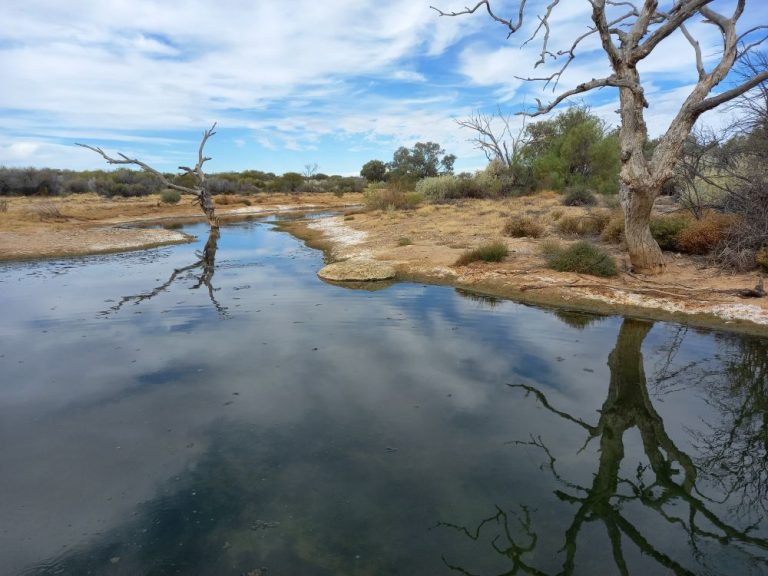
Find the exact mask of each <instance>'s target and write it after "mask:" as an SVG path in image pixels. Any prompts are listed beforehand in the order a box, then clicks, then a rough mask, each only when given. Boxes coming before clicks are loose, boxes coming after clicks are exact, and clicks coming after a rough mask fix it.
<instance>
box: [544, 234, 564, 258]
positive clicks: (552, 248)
mask: <svg viewBox="0 0 768 576" xmlns="http://www.w3.org/2000/svg"><path fill="white" fill-rule="evenodd" d="M539 248H540V250H541V255H542V256H544V258H546V259H549V258H550V257H552V256H554V255H556V254H559V253H560V252H561V251H562V250H563V247H562V245H561V244H560V241H559V240H557V239H556V238H547V239H546V240H544V241H543V242H542V243H541V245H540V246H539Z"/></svg>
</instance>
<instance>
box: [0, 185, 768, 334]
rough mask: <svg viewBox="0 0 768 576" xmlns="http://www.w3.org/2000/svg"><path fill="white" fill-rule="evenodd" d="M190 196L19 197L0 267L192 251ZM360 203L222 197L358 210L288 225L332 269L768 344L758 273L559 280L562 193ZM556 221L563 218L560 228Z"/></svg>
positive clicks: (357, 198)
mask: <svg viewBox="0 0 768 576" xmlns="http://www.w3.org/2000/svg"><path fill="white" fill-rule="evenodd" d="M191 200H192V198H191V197H189V198H186V197H185V198H183V199H182V201H181V202H179V203H178V204H176V205H165V204H163V203H162V202H161V201H160V199H159V197H157V198H155V197H146V198H133V199H123V198H120V199H104V198H101V197H98V196H96V195H77V196H70V197H67V198H62V199H55V200H52V199H45V198H9V199H7V202H8V204H7V210H6V211H4V212H0V260H19V259H30V258H53V257H62V256H76V255H84V254H96V253H107V252H118V251H125V250H138V249H145V248H150V247H155V246H160V245H166V244H176V243H184V242H189V241H190V240H192V238H191V237H190V236H188V235H187V234H184V233H182V232H180V231H179V230H174V229H172V227H173V225H174V224H176V223H181V222H184V221H189V220H199V219H200V218H201V216H200V213H199V210H198V208H197V207H196V206H194V205H192V203H191ZM362 201H363V198H362V195H361V194H345V195H344V196H342V197H337V196H334V195H333V194H311V195H305V196H303V197H302V196H301V195H292V194H269V195H266V194H264V195H253V196H248V197H227V198H219V199H218V201H217V204H218V205H217V212H218V214H219V215H220V217H221V218H222V220H224V221H226V220H227V219H241V218H244V217H249V216H254V217H255V216H261V215H265V214H269V213H275V212H283V211H302V210H303V211H308V210H323V209H328V210H335V211H344V210H346V211H347V212H346V213H345V214H343V215H339V216H331V217H327V218H321V219H313V220H312V221H309V220H298V221H291V222H286V223H284V224H282V225H281V227H282V228H283V229H285V230H287V231H288V232H290V233H292V234H294V235H296V236H298V237H299V238H301V239H303V240H304V241H306V242H307V243H308V244H309V245H311V246H313V247H316V248H319V249H322V250H324V251H325V252H326V253H327V254H328V258H329V260H332V261H341V260H350V259H351V260H359V261H361V263H362V265H363V266H365V265H366V262H367V263H370V262H371V261H373V262H377V263H385V264H387V265H389V266H391V267H392V268H393V269H394V271H395V273H396V277H397V279H400V280H412V281H417V282H422V283H434V284H449V285H453V286H456V287H459V288H465V289H469V290H472V291H474V292H477V293H482V294H486V295H492V296H499V297H505V298H513V299H515V300H518V301H521V302H529V303H532V304H539V305H547V306H565V307H570V308H577V309H581V310H585V311H591V312H596V313H604V314H630V315H635V316H645V317H648V318H653V319H658V320H672V321H682V322H685V323H688V324H693V325H699V326H706V327H717V328H725V329H729V330H737V331H741V332H752V333H758V334H768V298H749V299H747V298H741V297H739V296H738V295H737V292H738V291H739V290H743V289H748V288H752V287H754V286H755V283H756V281H757V279H758V277H759V274H758V273H757V272H753V273H748V274H733V273H729V272H727V271H724V270H722V269H719V268H717V267H715V266H713V265H711V263H709V262H708V261H707V260H706V258H703V257H691V256H686V255H681V254H673V253H668V254H667V271H666V272H665V273H664V274H662V275H660V276H653V277H644V276H640V275H635V274H632V273H631V272H629V263H628V261H627V257H626V253H625V252H624V251H623V249H622V248H621V247H620V246H618V245H616V246H612V245H603V247H604V248H605V249H607V250H608V251H609V252H611V253H612V255H613V256H615V257H616V259H617V261H618V262H619V268H620V269H621V272H620V273H619V275H618V276H617V277H615V278H596V277H593V276H587V275H583V274H573V273H562V272H555V271H553V270H549V269H548V268H546V266H545V261H544V258H543V256H542V255H541V245H542V243H543V242H545V241H547V238H553V237H558V238H560V240H562V241H564V242H569V241H572V240H573V239H568V238H565V239H564V238H562V235H558V233H557V232H556V230H555V228H556V227H555V225H554V224H555V220H556V219H559V218H560V217H562V215H563V214H566V215H569V214H570V215H579V214H584V209H583V208H576V207H563V206H560V204H559V199H558V196H557V195H555V194H546V193H544V194H539V195H537V196H535V197H528V198H510V199H504V200H465V201H461V202H457V203H455V204H448V205H424V206H420V207H418V208H417V209H415V210H407V211H392V210H390V211H372V212H363V211H356V212H352V213H350V212H349V211H350V210H351V209H352V207H353V206H359V205H360V204H361V203H362ZM518 214H522V215H528V216H530V217H532V218H535V219H536V220H537V221H538V222H540V223H541V224H542V225H543V226H544V227H545V228H546V234H545V236H544V237H543V238H539V239H533V238H508V237H502V235H501V229H502V228H503V225H504V223H505V222H506V221H507V220H508V219H509V217H510V215H518ZM555 216H557V218H555ZM497 239H501V240H503V242H504V243H505V244H506V245H507V247H508V248H509V251H510V254H509V256H508V257H507V258H505V259H504V261H503V262H500V263H487V262H475V263H472V264H469V265H466V266H456V265H455V262H456V259H457V258H458V257H459V256H460V255H461V254H462V253H463V252H464V251H465V250H466V249H468V248H474V247H476V246H478V245H479V244H481V243H482V242H486V241H490V240H497Z"/></svg>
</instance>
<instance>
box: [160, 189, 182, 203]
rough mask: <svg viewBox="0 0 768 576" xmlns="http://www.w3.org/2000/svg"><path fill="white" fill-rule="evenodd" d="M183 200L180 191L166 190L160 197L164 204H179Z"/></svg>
mask: <svg viewBox="0 0 768 576" xmlns="http://www.w3.org/2000/svg"><path fill="white" fill-rule="evenodd" d="M179 200H181V193H180V192H179V191H178V190H166V191H165V192H163V193H162V194H161V195H160V201H161V202H162V203H163V204H178V203H179Z"/></svg>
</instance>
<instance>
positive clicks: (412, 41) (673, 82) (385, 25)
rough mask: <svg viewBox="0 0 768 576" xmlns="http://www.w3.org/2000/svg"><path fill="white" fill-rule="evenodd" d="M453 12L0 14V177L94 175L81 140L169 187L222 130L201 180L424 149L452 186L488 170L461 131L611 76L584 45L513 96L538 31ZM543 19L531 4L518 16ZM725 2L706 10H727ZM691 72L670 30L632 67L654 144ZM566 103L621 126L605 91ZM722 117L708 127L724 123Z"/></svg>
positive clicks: (578, 7)
mask: <svg viewBox="0 0 768 576" xmlns="http://www.w3.org/2000/svg"><path fill="white" fill-rule="evenodd" d="M466 1H467V0H459V1H457V0H389V1H387V2H382V1H380V0H323V1H322V2H321V1H318V0H218V1H217V2H212V1H210V0H184V1H181V0H163V1H160V0H109V1H104V0H98V1H94V0H74V1H71V2H62V1H61V0H6V1H5V2H4V3H3V19H2V21H0V78H1V79H2V85H1V86H2V87H1V88H0V166H17V167H22V166H35V167H53V168H70V169H98V168H105V167H106V165H105V163H104V161H103V159H102V158H100V157H99V156H98V155H96V154H95V153H93V152H90V151H88V150H85V149H82V148H78V147H76V146H74V142H84V143H88V144H92V145H97V146H101V147H103V148H104V149H105V150H106V151H107V152H108V153H112V154H116V153H117V152H118V151H119V152H123V153H125V154H127V155H129V156H132V157H138V158H141V159H142V160H144V161H146V162H148V163H150V164H151V165H153V166H155V167H156V168H158V169H161V170H165V171H174V170H175V169H176V167H177V166H179V165H190V164H193V163H194V161H195V159H196V154H197V146H198V143H199V140H200V136H201V134H202V132H203V130H205V129H206V128H208V127H210V126H211V125H212V124H213V123H214V122H217V123H218V124H217V126H218V129H217V133H216V135H215V136H214V137H213V138H211V140H209V142H208V144H207V146H206V153H207V155H208V156H211V157H212V158H213V159H212V160H211V161H210V162H209V163H208V164H207V165H206V166H207V169H208V170H209V171H211V172H220V171H227V170H246V169H257V170H263V171H270V172H275V173H278V174H280V173H283V172H287V171H296V172H302V171H304V170H305V167H306V166H307V165H314V164H317V166H318V169H319V171H320V172H324V173H326V174H344V175H352V174H357V173H358V172H359V170H360V168H361V166H362V165H363V164H364V163H365V162H367V161H368V160H371V159H379V160H384V161H388V160H391V158H392V154H393V152H394V151H395V150H396V149H397V148H398V147H400V146H407V147H410V146H412V145H413V144H414V143H415V142H419V141H422V142H424V141H433V142H439V143H440V144H441V145H442V146H443V147H444V148H445V149H446V151H447V152H450V153H454V154H456V155H457V156H458V160H457V161H456V164H455V168H456V169H457V170H460V171H461V170H475V169H479V168H482V166H484V164H485V157H484V156H483V155H482V154H481V153H480V152H479V151H477V150H476V149H474V148H473V146H472V143H471V142H469V141H468V139H469V138H470V137H471V134H470V133H468V132H467V131H466V130H464V129H460V128H459V127H458V126H457V124H456V120H457V119H463V118H467V117H468V116H469V115H470V114H472V113H473V112H475V111H481V112H484V113H489V112H493V111H494V110H497V109H500V110H502V111H503V112H504V113H515V112H519V111H521V110H524V109H530V108H531V106H532V105H533V104H534V103H535V99H536V98H540V99H541V100H543V101H547V100H550V99H552V98H553V96H555V95H557V93H558V92H559V91H561V90H567V89H569V88H572V87H573V86H575V85H577V84H578V83H580V82H583V81H585V80H589V79H591V78H596V77H601V76H604V75H606V73H607V71H608V63H607V59H606V56H605V54H604V53H603V51H602V50H601V49H600V46H599V45H598V43H597V39H596V38H588V39H587V40H586V41H585V42H583V43H582V44H581V46H580V48H579V51H578V52H577V54H578V56H577V58H576V59H575V60H574V61H573V63H572V64H571V65H570V66H569V68H568V70H567V72H566V74H565V75H564V76H563V78H562V80H561V82H560V84H559V86H557V91H556V92H553V91H552V87H549V88H548V89H546V90H543V87H542V86H541V83H532V82H526V81H523V80H520V79H519V77H530V76H532V75H536V76H538V75H542V74H543V73H544V72H546V71H548V70H550V71H551V70H554V68H553V66H554V63H551V62H547V63H546V64H545V65H544V66H542V67H539V68H537V69H534V67H533V65H534V63H535V62H536V60H537V58H538V54H539V51H540V50H541V46H540V43H538V42H537V41H535V40H534V41H532V42H530V43H528V44H526V45H523V44H524V42H525V40H527V39H528V38H529V37H530V36H531V34H532V32H533V30H534V29H535V28H536V25H537V24H538V21H537V20H536V19H535V18H528V19H527V20H526V23H525V24H524V26H523V28H522V29H521V30H520V31H519V32H518V33H517V34H515V35H513V36H512V37H510V38H507V32H508V30H506V29H505V28H503V27H502V26H501V25H500V24H498V23H495V22H493V21H492V20H491V19H490V18H489V17H488V16H487V14H485V13H484V12H480V13H477V14H475V15H471V16H463V17H459V18H450V17H440V16H439V15H438V14H437V12H436V11H435V10H433V9H431V8H430V4H436V5H437V6H439V7H440V8H441V9H443V10H445V11H451V10H460V9H462V8H463V7H464V6H465V4H466ZM547 3H548V2H546V1H545V0H532V1H529V4H530V6H531V8H532V9H531V10H530V13H529V16H535V15H536V14H538V13H541V10H542V8H543V7H544V6H545V5H546V4H547ZM660 4H661V6H662V7H664V6H665V5H671V1H669V0H668V1H662V2H661V3H660ZM734 4H735V0H716V1H715V2H714V3H713V6H714V8H716V9H720V8H722V9H723V10H724V11H732V9H733V5H734ZM493 5H494V7H495V8H496V9H497V11H498V12H499V13H500V14H501V15H503V16H507V17H509V16H511V15H513V14H515V13H516V8H515V7H516V6H517V2H516V1H515V2H513V1H509V0H508V1H504V0H502V1H497V2H495V3H494V4H493ZM590 12H591V8H590V5H589V3H588V2H587V0H562V2H561V5H559V6H558V7H557V8H556V10H555V11H554V12H553V18H552V32H551V35H550V38H551V48H553V49H555V50H556V49H567V48H569V47H570V44H571V43H572V42H573V39H574V38H575V37H577V36H578V35H579V34H581V33H583V32H584V31H586V27H587V26H588V24H590V23H591V21H590V19H589V17H590ZM764 23H766V24H768V2H764V0H747V11H746V12H745V14H744V16H743V17H742V19H741V21H740V28H741V29H747V28H750V27H752V26H755V25H759V24H764ZM690 31H691V32H692V33H693V34H694V35H695V36H696V37H697V38H698V40H699V42H700V43H701V46H702V52H703V54H704V60H705V64H706V65H708V66H709V67H711V65H712V63H713V62H715V61H716V59H717V57H718V47H719V46H720V42H721V40H720V37H719V32H718V31H717V29H716V28H715V27H714V26H712V25H707V24H705V23H702V22H700V21H693V22H692V23H691V24H690ZM555 50H553V52H554V51H555ZM694 62H695V59H694V51H693V48H692V47H691V46H690V44H688V42H687V41H686V40H685V38H684V37H683V35H682V34H681V33H680V32H677V33H676V34H674V35H673V36H671V37H670V38H668V39H667V40H665V41H664V42H663V43H662V44H661V45H660V46H659V47H658V49H657V50H656V51H654V53H653V54H652V55H651V56H650V57H649V58H648V59H646V60H645V61H643V62H642V64H641V66H640V67H639V70H640V73H641V75H642V78H643V80H644V86H645V89H646V94H647V97H648V100H649V101H650V102H651V107H650V108H649V109H648V111H647V112H646V118H647V121H648V126H649V130H650V133H651V135H652V136H656V135H659V134H661V133H663V131H664V130H665V129H666V127H667V126H668V125H669V122H670V120H671V119H672V117H673V115H674V113H675V111H676V109H677V108H678V107H679V105H680V103H681V102H682V101H683V99H684V98H685V96H686V95H687V94H688V92H689V91H690V89H691V88H692V86H693V84H695V82H696V70H695V66H694ZM724 85H727V81H726V82H725V83H724ZM576 102H577V103H583V104H588V105H589V106H591V107H592V109H593V111H594V112H595V113H596V114H598V115H599V116H601V117H602V118H604V119H605V120H606V122H608V123H609V124H612V125H616V124H617V122H618V117H617V115H616V113H615V110H616V108H617V102H618V94H617V93H616V91H615V90H613V89H604V90H601V91H599V92H594V93H590V94H589V96H587V97H584V96H582V97H580V99H579V100H577V101H576ZM722 116H723V115H722V114H717V113H710V114H709V115H707V116H706V117H705V118H704V122H705V123H709V124H712V125H718V124H722V123H723V122H724V121H725V120H724V119H723V117H722ZM522 121H523V119H522V117H520V116H518V117H515V119H514V122H515V123H516V124H518V125H519V123H521V122H522ZM528 121H529V122H530V121H531V120H528Z"/></svg>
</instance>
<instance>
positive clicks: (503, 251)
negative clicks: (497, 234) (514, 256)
mask: <svg viewBox="0 0 768 576" xmlns="http://www.w3.org/2000/svg"><path fill="white" fill-rule="evenodd" d="M508 254H509V249H508V248H507V245H506V244H504V242H502V241H501V240H495V241H493V242H488V243H487V244H481V245H480V246H478V247H477V248H475V249H474V250H467V251H466V252H464V254H462V255H461V256H459V258H458V259H457V260H456V263H455V265H456V266H466V265H467V264H469V263H471V262H477V261H478V260H482V261H483V262H501V261H502V260H504V258H506V257H507V255H508Z"/></svg>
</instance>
